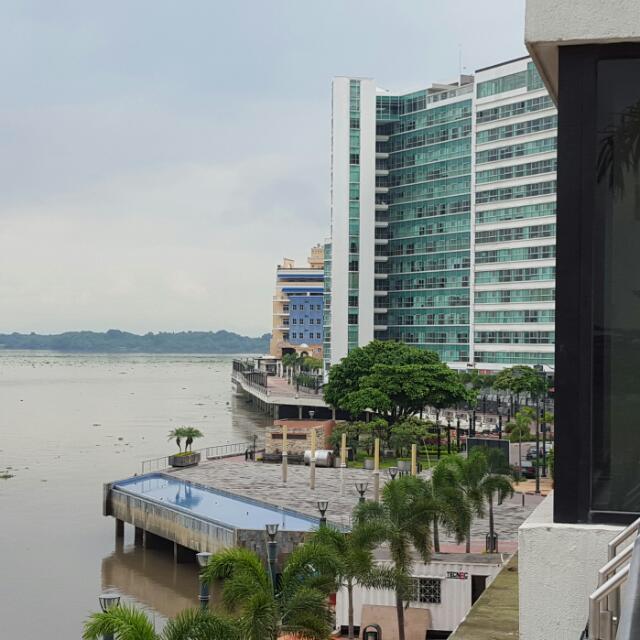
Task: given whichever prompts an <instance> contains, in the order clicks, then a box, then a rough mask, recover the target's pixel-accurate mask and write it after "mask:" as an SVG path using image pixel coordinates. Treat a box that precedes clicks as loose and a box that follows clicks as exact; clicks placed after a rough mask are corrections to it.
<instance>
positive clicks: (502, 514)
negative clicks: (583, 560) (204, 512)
mask: <svg viewBox="0 0 640 640" xmlns="http://www.w3.org/2000/svg"><path fill="white" fill-rule="evenodd" d="M171 473H173V474H174V475H176V476H177V477H180V478H182V479H184V480H190V481H192V482H197V483H200V484H203V485H206V486H211V487H215V488H218V489H224V490H225V491H230V492H232V493H236V494H238V495H242V496H247V497H250V498H254V499H256V500H261V501H263V502H267V503H269V504H272V505H275V506H279V507H280V506H281V507H286V508H289V509H293V510H295V511H299V512H301V513H306V514H308V515H311V516H314V517H318V515H319V513H318V509H317V506H316V502H317V501H318V500H328V501H329V510H328V512H327V518H328V520H329V521H330V522H335V523H336V524H343V525H349V524H350V522H351V512H352V511H353V508H354V507H355V505H356V504H357V502H358V493H357V491H356V488H355V483H356V482H359V481H363V482H368V483H369V486H368V489H367V493H366V497H367V499H369V500H370V499H372V498H373V475H372V472H371V471H365V470H363V469H345V471H344V478H345V479H344V490H343V491H341V485H340V470H339V469H327V468H323V467H318V468H316V488H315V491H311V490H310V489H309V467H303V466H294V465H290V466H289V470H288V483H287V484H286V485H285V484H283V482H282V470H281V466H280V465H277V464H263V463H260V462H245V461H244V458H240V459H238V458H234V459H223V460H215V461H210V462H206V463H202V464H200V465H199V466H197V467H190V468H188V469H181V470H176V471H172V472H171ZM426 473H427V474H428V472H426ZM387 480H388V477H387V475H386V474H385V473H384V472H383V473H381V474H380V485H381V488H382V486H383V485H384V483H385V482H386V481H387ZM540 500H541V498H540V497H538V496H525V506H524V507H522V497H521V495H519V494H516V496H515V497H514V498H511V499H508V500H505V501H504V502H503V504H501V505H496V506H495V521H496V531H497V533H498V536H499V548H500V551H513V550H515V549H516V547H517V530H518V527H519V526H520V524H522V522H523V521H524V520H525V519H526V518H527V517H528V516H529V514H530V513H531V511H533V509H534V508H535V507H536V506H537V505H538V504H539V502H540ZM488 531H489V521H488V518H481V519H476V520H475V522H474V524H473V527H472V531H471V536H472V541H473V544H472V550H473V551H483V550H484V544H485V535H486V533H488ZM441 540H442V550H443V551H460V550H463V549H464V547H462V548H461V547H460V546H458V545H456V544H455V541H454V540H453V539H451V538H450V537H447V536H446V534H443V535H441Z"/></svg>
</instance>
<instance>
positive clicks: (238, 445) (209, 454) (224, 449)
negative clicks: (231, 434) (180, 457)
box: [140, 442, 254, 474]
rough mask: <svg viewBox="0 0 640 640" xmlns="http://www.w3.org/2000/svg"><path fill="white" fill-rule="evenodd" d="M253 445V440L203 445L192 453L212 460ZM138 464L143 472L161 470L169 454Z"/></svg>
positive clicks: (233, 454)
mask: <svg viewBox="0 0 640 640" xmlns="http://www.w3.org/2000/svg"><path fill="white" fill-rule="evenodd" d="M253 446H254V443H253V442H233V443H230V444H221V445H217V446H214V447H205V448H204V449H195V450H194V452H193V453H199V454H200V456H201V457H202V458H205V459H206V460H213V459H215V458H228V457H230V456H239V455H242V454H243V453H244V452H245V451H246V450H247V449H252V448H253ZM140 464H141V466H142V473H143V474H145V473H152V472H153V471H162V470H163V469H167V468H168V467H169V456H168V455H167V456H162V457H160V458H151V459H149V460H143V461H142V462H141V463H140Z"/></svg>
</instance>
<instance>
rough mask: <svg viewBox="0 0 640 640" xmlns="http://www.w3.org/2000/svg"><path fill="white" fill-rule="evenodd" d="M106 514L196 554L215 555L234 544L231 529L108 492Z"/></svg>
mask: <svg viewBox="0 0 640 640" xmlns="http://www.w3.org/2000/svg"><path fill="white" fill-rule="evenodd" d="M107 509H108V514H107V515H112V516H114V517H115V518H118V519H120V520H123V521H124V522H128V523H129V524H132V525H134V526H135V527H139V528H140V529H144V530H145V531H150V532H151V533H153V534H155V535H157V536H160V537H162V538H165V539H166V540H171V541H173V542H177V543H178V544H181V545H182V546H184V547H187V548H188V549H193V550H195V551H209V552H211V553H215V552H216V551H221V550H222V549H225V548H228V547H233V546H234V545H235V544H236V532H235V530H234V529H231V528H225V527H223V526H220V525H217V524H215V523H213V522H207V521H205V520H201V519H200V518H195V517H192V516H189V515H187V514H183V513H180V512H179V511H177V510H173V509H169V508H167V507H164V506H162V505H156V504H153V503H151V502H147V501H146V500H142V499H140V498H136V497H135V496H131V495H128V494H126V493H122V492H120V491H118V490H117V489H111V490H110V492H109V496H108V507H107Z"/></svg>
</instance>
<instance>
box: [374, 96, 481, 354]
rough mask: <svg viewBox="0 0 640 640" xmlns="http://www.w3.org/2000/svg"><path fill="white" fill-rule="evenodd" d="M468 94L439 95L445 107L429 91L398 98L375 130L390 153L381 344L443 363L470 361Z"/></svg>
mask: <svg viewBox="0 0 640 640" xmlns="http://www.w3.org/2000/svg"><path fill="white" fill-rule="evenodd" d="M471 89H472V87H471V86H468V87H465V86H462V87H459V88H458V91H455V90H452V92H446V91H445V92H444V93H452V94H453V95H451V96H449V97H448V98H445V99H446V100H447V104H441V103H442V99H439V100H434V99H433V98H434V95H437V94H433V93H431V94H430V93H429V92H428V91H421V92H417V93H414V94H410V95H407V96H399V97H398V99H397V116H396V118H395V119H394V120H391V119H389V120H387V121H386V123H385V124H384V125H382V127H384V128H382V127H381V129H382V131H384V132H385V133H387V134H388V136H389V143H388V149H389V154H390V155H389V161H388V168H389V194H388V205H389V261H388V274H389V275H388V280H389V294H388V313H387V316H388V317H387V326H388V333H387V337H388V338H390V339H395V340H401V341H403V342H407V343H409V344H415V345H417V346H420V347H424V348H426V349H430V350H432V351H435V352H437V353H438V354H439V355H440V357H441V358H442V359H443V360H445V361H448V362H466V361H467V360H468V358H469V273H470V233H471V232H470V190H471V128H472V122H471V120H472V109H473V106H472V97H471V95H469V93H470V91H471ZM379 111H380V107H379ZM381 124H382V123H381ZM408 309H410V310H411V313H408V312H407V310H408Z"/></svg>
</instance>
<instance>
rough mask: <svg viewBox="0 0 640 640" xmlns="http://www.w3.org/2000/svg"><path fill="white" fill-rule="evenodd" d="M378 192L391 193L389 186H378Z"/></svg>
mask: <svg viewBox="0 0 640 640" xmlns="http://www.w3.org/2000/svg"><path fill="white" fill-rule="evenodd" d="M376 193H389V187H378V186H377V187H376Z"/></svg>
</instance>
